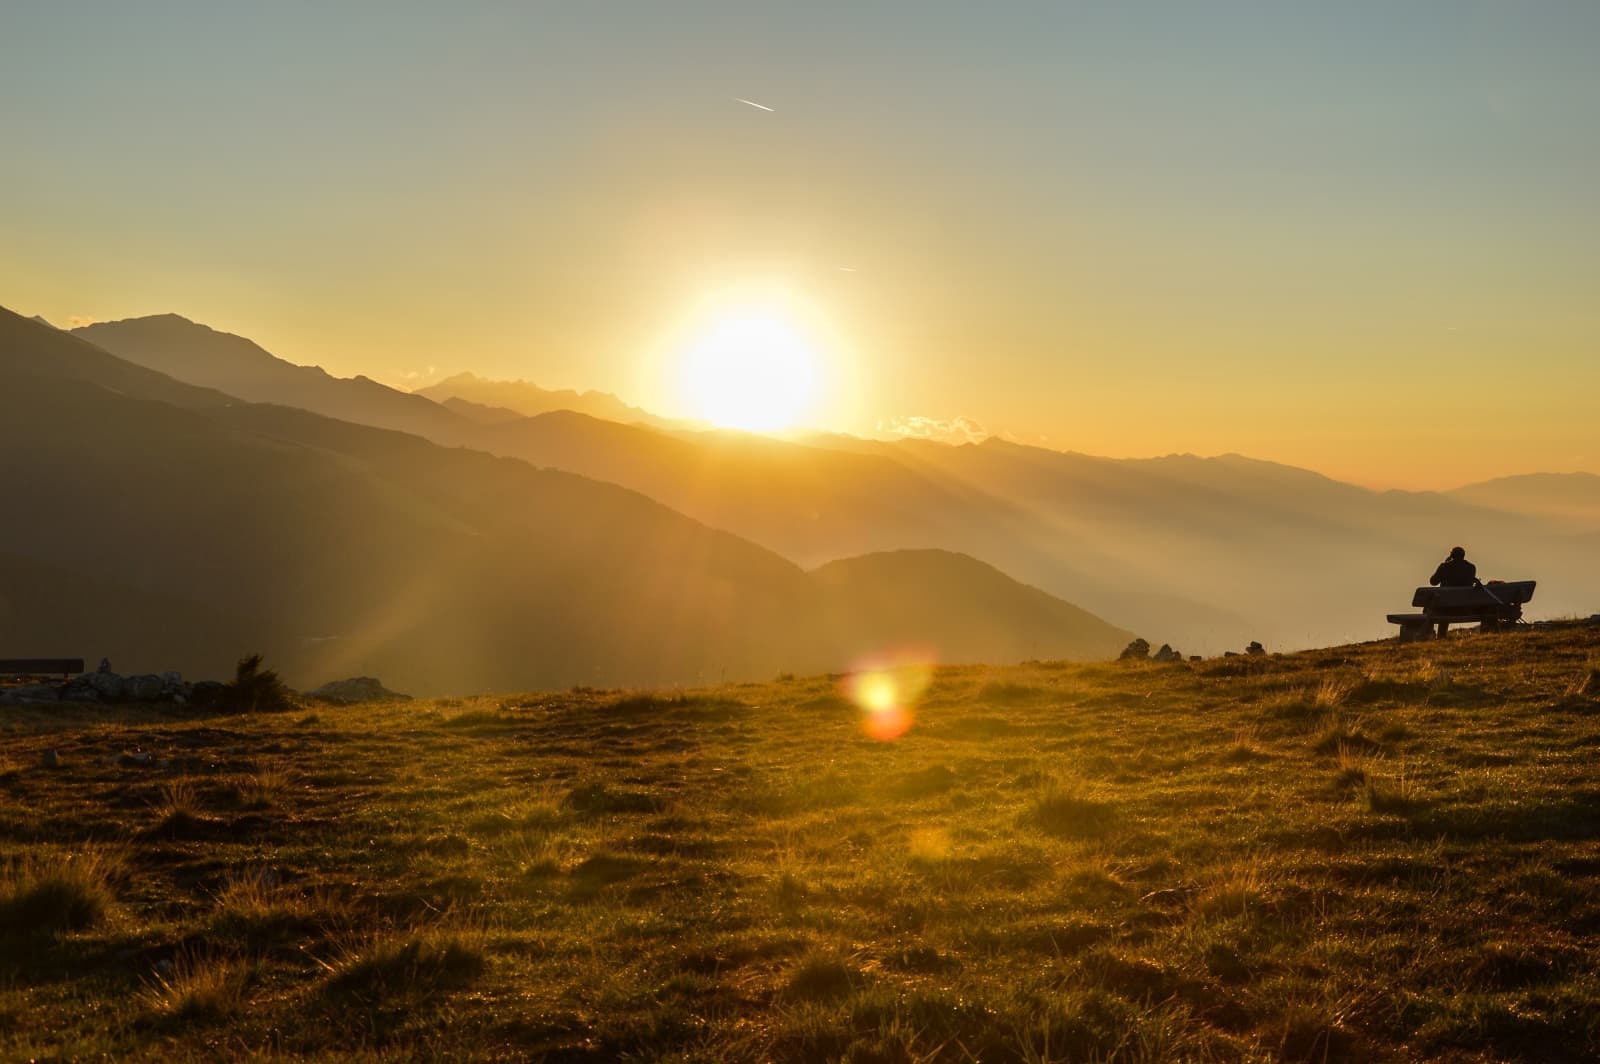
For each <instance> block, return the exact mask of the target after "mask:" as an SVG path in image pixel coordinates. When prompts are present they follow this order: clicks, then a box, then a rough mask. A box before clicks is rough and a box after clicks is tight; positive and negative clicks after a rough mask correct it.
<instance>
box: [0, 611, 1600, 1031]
mask: <svg viewBox="0 0 1600 1064" xmlns="http://www.w3.org/2000/svg"><path fill="white" fill-rule="evenodd" d="M1597 668H1600V628H1595V627H1586V626H1573V627H1569V628H1561V629H1556V628H1551V629H1541V630H1537V631H1533V632H1521V633H1509V634H1496V635H1487V634H1485V635H1479V634H1475V633H1463V634H1462V635H1460V636H1459V637H1453V638H1451V639H1450V640H1448V641H1445V642H1443V643H1433V644H1414V645H1408V646H1403V647H1402V646H1398V645H1395V644H1392V643H1387V644H1372V645H1365V646H1359V647H1343V648H1336V649H1330V650H1325V651H1315V652H1308V653H1303V654H1297V655H1286V656H1272V657H1267V658H1242V657H1241V658H1227V659H1220V660H1210V661H1206V662H1200V663H1182V664H1173V665H1156V664H1151V663H1137V664H1112V663H1106V664H1098V665H1088V666H1083V665H1068V664H1056V663H1048V662H1046V663H1036V664H1030V665H1023V666H1017V667H1010V668H986V667H948V668H942V669H939V670H937V671H936V672H935V673H934V675H933V676H932V679H931V682H930V683H929V684H928V686H927V688H926V690H925V691H923V692H922V695H921V697H920V700H919V702H918V704H917V705H916V706H915V708H914V715H913V719H912V720H911V722H910V725H911V726H910V728H909V730H907V731H905V733H904V734H903V735H901V736H900V737H899V738H896V739H892V740H884V739H879V738H873V737H871V736H870V735H869V734H868V729H867V728H866V727H864V723H865V722H864V719H863V713H862V711H861V710H860V709H859V708H858V707H857V706H856V705H854V704H853V703H852V702H851V701H850V700H849V699H848V698H846V697H845V696H844V694H843V693H842V692H843V691H845V690H846V689H847V688H848V685H847V684H845V683H843V682H842V681H841V678H838V677H834V678H828V677H812V678H795V679H789V678H782V679H780V680H777V681H775V682H772V683H763V684H750V685H728V686H723V687H717V688H713V689H705V690H693V691H681V692H679V691H673V692H607V691H588V690H580V691H573V692H567V693H560V694H525V695H500V696H485V697H481V698H474V699H468V700H459V701H457V700H445V701H437V702H418V703H395V704H385V705H364V706H354V707H348V708H335V707H331V706H321V705H318V706H306V707H304V708H300V709H296V710H292V711H290V712H285V713H274V714H262V715H234V716H206V717H196V716H184V715H181V714H178V713H174V712H172V711H170V710H169V711H157V710H155V709H151V708H144V709H134V708H120V709H119V708H113V707H88V708H86V707H76V708H74V707H65V706H63V707H56V708H51V709H49V710H44V709H37V708H34V709H17V708H11V709H7V710H5V711H4V715H3V716H0V729H3V730H0V737H3V745H0V751H3V753H0V1059H5V1060H25V1059H29V1058H37V1059H41V1060H50V1059H97V1058H105V1057H111V1058H128V1057H132V1058H141V1057H142V1058H145V1059H159V1060H182V1059H216V1058H219V1057H221V1058H237V1057H255V1058H262V1057H265V1058H271V1057H277V1056H283V1057H311V1058H316V1059H325V1060H336V1059H337V1060H343V1059H351V1058H354V1059H373V1060H390V1059H394V1060H400V1059H405V1060H411V1059H440V1060H459V1059H491V1060H502V1059H503V1060H522V1059H549V1060H596V1061H599V1060H614V1059H649V1060H654V1059H675V1060H713V1061H746V1060H792V1061H822V1060H851V1061H885V1062H888V1061H925V1060H928V1061H931V1060H940V1061H973V1060H980V1061H1066V1060H1099V1061H1111V1060H1119V1061H1122V1060H1126V1061H1160V1060H1221V1061H1235V1060H1307V1061H1331V1060H1363V1059H1378V1060H1384V1059H1397V1060H1420V1059H1446V1060H1462V1061H1469V1060H1495V1059H1519V1060H1529V1061H1535V1060H1537V1061H1549V1060H1583V1059H1596V1058H1600V962H1597V957H1600V765H1597V758H1600V675H1597V673H1596V669H1597ZM50 750H54V751H57V752H58V757H59V764H58V765H56V766H55V767H46V766H45V764H44V759H45V755H46V751H50ZM141 752H143V753H149V754H150V755H152V756H151V758H150V759H149V762H148V763H139V761H140V760H142V759H134V758H122V759H120V760H121V762H122V763H119V755H122V754H124V753H128V754H135V753H141Z"/></svg>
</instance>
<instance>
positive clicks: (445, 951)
mask: <svg viewBox="0 0 1600 1064" xmlns="http://www.w3.org/2000/svg"><path fill="white" fill-rule="evenodd" d="M483 938H484V936H483V934H482V932H481V931H477V930H458V929H445V928H429V929H427V930H422V931H412V932H392V933H389V934H379V935H375V936H372V937H369V938H366V939H361V940H357V941H354V942H351V943H348V944H347V945H346V946H345V947H344V948H343V949H341V950H340V951H339V953H338V955H337V956H336V957H335V959H334V960H333V961H332V962H331V963H328V964H325V965H324V967H325V968H326V969H327V972H328V978H327V981H326V982H325V983H324V984H323V989H324V991H325V992H326V993H327V994H328V995H329V996H330V997H335V998H339V997H349V998H356V999H359V1000H362V1001H368V1002H376V1001H382V1000H387V999H393V998H417V997H427V996H430V995H433V994H436V993H439V992H442V991H447V990H457V989H461V988H463V987H466V986H470V985H471V984H472V983H473V981H474V980H476V979H477V978H478V977H479V976H480V975H482V974H483V972H484V970H485V968H487V967H488V958H487V955H486V953H485V951H484V947H483Z"/></svg>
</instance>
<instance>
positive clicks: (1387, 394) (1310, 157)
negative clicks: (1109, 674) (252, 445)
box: [0, 0, 1600, 487]
mask: <svg viewBox="0 0 1600 1064" xmlns="http://www.w3.org/2000/svg"><path fill="white" fill-rule="evenodd" d="M458 7H461V8H464V9H465V10H457V8H458ZM1597 53H1600V4H1595V3H1588V2H1578V3H1570V4H1541V3H1510V2H1493V3H1489V2H1484V3H1471V2H1450V3H1422V2H1412V3H1404V4H1395V3H1390V2H1385V3H1339V4H1325V5H1320V6H1318V7H1316V8H1313V7H1312V6H1311V5H1304V4H1290V3H1260V4H1249V5H1241V4H1216V3H1206V4H1198V3H1189V2H1183V3H1171V4H1153V3H1128V4H1109V3H1108V4H1094V5H1089V4H1069V3H1065V2H1061V3H1041V4H968V3H961V4H936V3H915V4H910V3H908V4H888V3H884V4H860V3H840V4H821V3H812V4H805V5H800V4H794V5H787V6H784V7H779V6H777V5H768V4H762V3H739V4H725V5H724V4H718V5H707V4H669V3H638V4H621V3H609V4H608V3H594V4H587V3H586V4H562V5H557V4H466V5H449V6H447V5H442V4H437V5H411V4H401V3H395V2H385V3H378V2H371V3H342V4H326V3H318V4H294V3H282V2H279V3H272V4H235V3H224V2H209V3H196V4H181V5H180V4H162V3H141V4H123V3H107V4H86V3H74V2H71V0H59V2H41V3H29V2H18V0H12V2H10V3H7V4H6V5H5V8H4V10H3V11H0V138H3V139H0V304H3V305H5V306H8V307H10V308H12V309H14V310H18V311H20V312H22V313H27V314H33V313H39V314H43V315H44V316H46V317H48V318H50V319H52V320H54V321H56V322H57V323H66V322H68V321H71V320H73V319H91V320H94V319H106V318H118V317H128V316H134V315H140V314H149V313H158V312H163V311H175V312H178V313H182V314H184V315H186V316H188V317H190V318H194V319H195V320H198V321H203V322H205V323H207V324H210V325H213V326H215V327H217V328H221V329H225V330H228V331H231V332H238V333H242V334H244V335H247V336H250V337H251V338H253V339H255V340H258V341H259V342H261V343H262V344H264V345H265V346H266V347H268V349H270V350H272V351H274V352H275V353H277V354H280V355H282V356H284V357H286V358H290V359H291V360H293V361H297V362H309V363H318V364H321V365H323V366H325V367H327V368H328V369H329V370H330V371H333V372H337V373H340V374H352V373H358V372H359V373H366V374H369V375H371V376H374V377H377V378H379V379H383V380H387V381H390V382H392V383H402V382H404V381H412V382H416V381H418V380H422V379H425V375H426V374H428V373H429V371H430V367H432V371H433V372H435V373H440V374H442V373H448V372H454V371H456V370H461V369H472V370H474V371H476V372H478V373H480V374H484V375H488V376H496V377H522V378H527V379H531V380H535V381H537V382H539V383H541V384H545V385H547V386H552V387H573V386H576V387H586V388H600V389H604V390H607V391H612V392H615V393H617V394H618V395H620V396H622V397H623V398H625V399H627V400H629V401H631V402H636V403H640V404H642V405H645V406H649V407H653V408H656V409H661V410H663V411H664V412H667V413H674V412H677V411H676V410H675V409H674V404H675V403H676V402H677V400H678V397H677V396H676V395H675V394H673V391H672V389H671V388H670V387H669V386H668V383H667V382H668V381H669V380H670V377H671V371H670V366H669V363H670V360H671V357H672V352H673V350H674V344H675V343H676V342H678V340H679V338H681V336H682V335H683V333H684V331H685V330H686V329H692V328H694V327H695V326H694V322H695V321H696V320H697V317H696V316H697V315H699V314H701V313H702V310H703V308H704V307H705V306H706V305H707V302H708V300H714V299H716V298H719V296H725V295H726V293H729V292H736V293H737V292H744V291H749V290H756V291H761V292H767V293H772V292H777V293H781V294H782V298H783V299H785V300H787V301H788V302H789V304H790V305H791V306H792V307H793V308H794V313H795V314H796V316H797V317H798V318H799V319H800V320H801V321H802V324H803V326H804V328H805V329H806V330H807V331H808V332H809V334H810V335H811V336H812V337H813V338H814V339H815V341H816V343H817V344H818V345H819V346H820V347H822V348H823V350H824V352H825V354H826V356H827V361H828V371H827V372H828V375H827V380H826V392H827V395H828V401H827V403H826V405H825V406H824V408H823V416H822V417H821V419H820V420H821V421H822V422H823V423H824V424H825V425H826V426H827V427H833V428H842V429H846V430H854V431H864V430H870V429H872V428H873V427H874V426H875V425H876V424H878V423H879V422H880V421H887V420H889V419H893V418H899V417H907V416H912V415H915V416H921V417H928V418H954V417H957V416H964V417H968V418H972V419H974V420H976V421H977V422H979V423H981V424H983V425H984V426H987V427H988V428H989V429H991V430H993V431H1003V432H1007V433H1010V434H1012V435H1014V436H1016V437H1018V438H1021V439H1025V440H1032V441H1041V442H1046V443H1048V444H1049V445H1050V446H1054V447H1058V448H1061V449H1070V450H1079V451H1086V452H1091V453H1098V454H1110V455H1148V454H1158V453H1166V452H1171V451H1193V452H1197V453H1202V454H1211V453H1219V452H1224V451H1237V452H1242V453H1246V454H1250V455H1254V456H1257V457H1262V458H1270V459H1276V460H1280V461H1286V462H1291V463H1294V464H1296V465H1302V466H1306V467H1309V468H1313V469H1317V470H1321V471H1323V472H1326V473H1329V474H1331V475H1335V476H1338V477H1341V478H1344V479H1349V480H1354V481H1357V482H1360V483H1364V484H1371V485H1375V486H1402V487H1452V486H1455V485H1457V484H1461V483H1465V482H1468V481H1473V480H1479V479H1484V478H1487V477H1489V476H1494V475H1500V474H1505V473H1512V472H1525V471H1531V470H1535V469H1541V470H1557V471H1564V470H1574V469H1586V470H1591V471H1600V429H1597V428H1596V426H1595V417H1594V413H1595V409H1596V406H1597V403H1596V396H1600V192H1597V191H1596V190H1597V189H1600V63H1597V62H1596V61H1595V56H1596V54H1597ZM735 97H742V98H746V99H750V100H755V101H759V102H761V103H763V104H765V105H767V106H770V107H772V108H774V110H772V111H770V112H769V111H763V110H758V109H756V108H754V107H750V106H747V105H745V104H742V103H739V102H737V101H736V100H735V99H734V98H735ZM841 267H843V268H848V269H843V268H841Z"/></svg>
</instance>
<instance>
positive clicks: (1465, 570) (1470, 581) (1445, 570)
mask: <svg viewBox="0 0 1600 1064" xmlns="http://www.w3.org/2000/svg"><path fill="white" fill-rule="evenodd" d="M1428 583H1430V584H1432V585H1433V586H1434V587H1477V586H1478V567H1477V566H1476V565H1473V564H1472V563H1471V562H1469V561H1467V550H1466V548H1465V547H1451V548H1450V557H1448V558H1446V559H1445V560H1444V561H1442V562H1440V563H1439V568H1437V569H1435V570H1434V571H1433V575H1432V576H1430V577H1428Z"/></svg>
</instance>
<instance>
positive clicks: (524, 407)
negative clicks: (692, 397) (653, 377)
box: [416, 373, 678, 428]
mask: <svg viewBox="0 0 1600 1064" xmlns="http://www.w3.org/2000/svg"><path fill="white" fill-rule="evenodd" d="M416 394H417V395H425V396H427V397H428V398H430V399H432V400H434V401H435V402H444V401H445V400H447V399H464V400H466V401H468V402H471V403H476V404H477V405H478V406H482V407H491V408H493V407H499V408H501V409H505V410H514V411H516V412H517V413H519V414H521V415H522V416H524V417H536V416H538V415H539V414H547V413H549V412H551V411H553V410H572V411H576V412H577V413H580V414H587V415H589V416H590V417H595V418H600V419H601V420H603V421H617V422H620V423H622V424H624V425H633V424H639V425H649V426H651V427H652V428H672V427H675V426H677V425H678V423H677V422H674V421H672V420H670V419H668V418H663V417H659V416H657V415H655V414H652V413H650V412H649V411H648V410H643V409H641V408H639V407H636V406H629V405H628V404H627V403H624V402H623V401H622V400H621V399H618V398H617V397H616V396H614V395H611V394H610V393H609V392H593V391H590V392H577V391H572V390H570V389H561V390H551V389H548V388H541V387H539V386H538V385H537V384H532V383H530V382H528V381H521V380H516V381H496V380H488V379H485V378H483V377H479V376H477V375H475V374H472V373H457V374H456V375H455V376H453V377H446V378H445V379H444V380H442V381H437V382H435V383H433V384H430V385H428V386H427V387H425V388H418V389H417V391H416Z"/></svg>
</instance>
